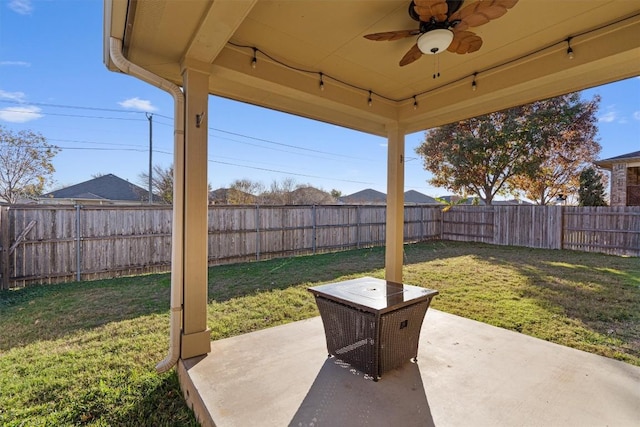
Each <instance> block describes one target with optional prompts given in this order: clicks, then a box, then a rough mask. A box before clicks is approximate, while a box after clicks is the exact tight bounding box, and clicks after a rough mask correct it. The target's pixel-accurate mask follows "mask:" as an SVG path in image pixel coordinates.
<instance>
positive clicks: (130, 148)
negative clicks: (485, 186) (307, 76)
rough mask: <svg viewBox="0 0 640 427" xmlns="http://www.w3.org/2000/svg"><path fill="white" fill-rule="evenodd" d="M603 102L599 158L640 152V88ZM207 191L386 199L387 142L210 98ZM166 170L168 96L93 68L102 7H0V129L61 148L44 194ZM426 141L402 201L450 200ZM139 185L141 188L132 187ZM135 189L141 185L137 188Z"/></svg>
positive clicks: (411, 162) (33, 2) (18, 0)
mask: <svg viewBox="0 0 640 427" xmlns="http://www.w3.org/2000/svg"><path fill="white" fill-rule="evenodd" d="M582 94H583V97H584V98H591V97H593V95H594V94H599V95H600V96H601V97H602V101H601V103H600V112H599V123H598V128H599V135H598V138H599V142H600V143H601V145H602V152H601V154H600V158H608V157H613V156H617V155H620V154H624V153H628V152H632V151H636V150H640V78H638V77H636V78H631V79H628V80H625V81H622V82H617V83H612V84H609V85H605V86H601V87H597V88H593V89H589V90H585V91H583V92H582ZM209 108H210V110H209V127H210V133H209V182H210V183H211V185H212V187H213V188H214V189H215V188H219V187H225V186H228V185H229V184H230V183H231V182H232V181H234V180H235V179H240V178H248V179H251V180H254V181H260V182H262V183H263V184H264V185H266V186H269V185H270V184H271V182H272V181H274V180H277V181H282V180H283V179H285V178H293V179H294V180H295V181H296V182H297V183H299V184H311V185H314V186H316V187H318V188H323V189H325V190H327V191H328V190H331V189H338V190H340V191H342V192H343V194H350V193H353V192H356V191H359V190H361V189H364V188H374V189H376V190H378V191H382V192H386V145H385V144H386V139H384V138H380V137H376V136H371V135H367V134H364V133H361V132H356V131H351V130H348V129H342V128H339V127H336V126H332V125H328V124H324V123H320V122H315V121H312V120H307V119H303V118H299V117H295V116H291V115H287V114H283V113H279V112H275V111H270V110H266V109H263V108H259V107H255V106H250V105H245V104H241V103H238V102H234V101H229V100H225V99H221V98H217V97H210V104H209ZM145 113H149V114H153V146H154V152H153V163H154V164H159V165H161V166H163V167H168V166H169V165H170V164H171V163H172V160H173V157H172V151H173V136H172V116H173V105H172V99H171V97H170V96H169V95H168V94H166V93H165V92H163V91H162V90H160V89H157V88H155V87H152V86H149V85H147V84H145V83H143V82H141V81H139V80H137V79H135V78H133V77H130V76H126V75H123V74H118V73H113V72H110V71H108V70H107V69H106V67H105V66H104V64H103V62H102V1H101V0H55V1H54V0H2V1H1V2H0V126H4V127H5V128H7V129H10V130H13V131H19V130H22V129H28V130H32V131H35V132H39V133H41V134H42V135H43V136H44V137H45V138H47V140H48V141H49V142H50V143H52V144H55V145H57V146H59V147H61V148H62V151H61V152H60V153H59V154H58V155H57V156H56V157H55V158H54V166H55V168H56V173H55V175H54V179H55V182H54V183H53V188H59V187H61V186H67V185H71V184H75V183H78V182H82V181H85V180H88V179H91V176H92V175H94V174H98V173H101V174H105V173H113V174H115V175H117V176H119V177H121V178H124V179H127V180H129V181H131V182H134V183H138V184H141V183H140V182H139V174H140V173H141V172H146V171H147V169H148V163H149V153H148V147H149V121H148V119H147V117H146V115H145ZM423 136H424V133H423V132H418V133H415V134H411V135H408V136H407V138H406V158H407V160H408V161H407V163H406V172H405V174H406V178H405V187H406V190H410V189H413V190H417V191H420V192H422V193H425V194H429V195H431V196H442V195H445V194H447V193H448V192H447V191H446V190H444V189H441V188H434V187H431V186H429V185H428V184H427V182H426V181H427V180H428V179H429V175H428V173H427V172H426V171H425V170H424V169H423V167H422V162H421V160H420V159H419V158H417V157H416V155H415V152H414V149H415V147H417V146H418V145H419V144H420V142H421V141H422V139H423ZM141 185H143V184H141ZM143 186H144V185H143Z"/></svg>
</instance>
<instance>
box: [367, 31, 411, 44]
mask: <svg viewBox="0 0 640 427" xmlns="http://www.w3.org/2000/svg"><path fill="white" fill-rule="evenodd" d="M418 34H420V30H398V31H386V32H384V33H373V34H367V35H366V36H364V38H365V39H369V40H374V41H377V42H380V41H393V40H400V39H404V38H406V37H411V36H416V35H418Z"/></svg>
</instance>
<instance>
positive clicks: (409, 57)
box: [400, 43, 422, 67]
mask: <svg viewBox="0 0 640 427" xmlns="http://www.w3.org/2000/svg"><path fill="white" fill-rule="evenodd" d="M421 56H422V52H421V51H420V49H419V48H418V43H416V44H414V45H413V47H412V48H411V49H409V51H408V52H407V53H405V54H404V56H403V57H402V59H401V60H400V66H401V67H404V66H405V65H408V64H411V63H412V62H414V61H417V60H418V59H420V57H421Z"/></svg>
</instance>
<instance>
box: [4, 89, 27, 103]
mask: <svg viewBox="0 0 640 427" xmlns="http://www.w3.org/2000/svg"><path fill="white" fill-rule="evenodd" d="M24 98H25V95H24V93H23V92H7V91H5V90H2V89H0V99H9V100H11V101H18V102H22V101H24Z"/></svg>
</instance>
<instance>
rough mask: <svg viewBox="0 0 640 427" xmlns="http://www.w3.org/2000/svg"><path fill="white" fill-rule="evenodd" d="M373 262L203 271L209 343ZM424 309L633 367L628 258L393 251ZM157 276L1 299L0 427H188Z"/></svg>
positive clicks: (635, 263)
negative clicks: (425, 291) (170, 367)
mask: <svg viewBox="0 0 640 427" xmlns="http://www.w3.org/2000/svg"><path fill="white" fill-rule="evenodd" d="M383 266H384V249H383V248H374V249H362V250H356V251H348V252H340V253H332V254H324V255H316V256H307V257H295V258H286V259H277V260H270V261H263V262H254V263H244V264H236V265H230V266H219V267H214V268H211V269H210V270H209V314H208V316H209V318H208V324H209V327H210V328H211V331H212V339H221V338H225V337H230V336H233V335H237V334H242V333H246V332H250V331H254V330H259V329H263V328H267V327H270V326H275V325H278V324H283V323H287V322H292V321H295V320H300V319H304V318H308V317H311V316H316V315H317V314H318V312H317V310H316V307H315V303H314V301H313V298H312V296H311V294H309V293H308V292H307V291H306V288H307V287H308V286H310V285H315V284H319V283H324V282H329V281H335V280H343V279H347V278H354V277H359V276H364V275H370V276H374V277H380V278H382V277H383ZM404 278H405V282H406V283H410V284H415V285H420V286H425V287H430V288H435V289H438V290H439V291H440V295H438V296H437V297H436V298H435V299H434V301H433V304H432V307H434V308H437V309H439V310H443V311H446V312H449V313H453V314H457V315H460V316H464V317H468V318H471V319H476V320H479V321H482V322H486V323H489V324H492V325H496V326H499V327H503V328H507V329H511V330H514V331H518V332H522V333H525V334H528V335H532V336H535V337H539V338H542V339H545V340H548V341H552V342H556V343H559V344H562V345H567V346H571V347H575V348H578V349H581V350H585V351H589V352H592V353H596V354H600V355H603V356H607V357H611V358H615V359H618V360H622V361H624V362H627V363H630V364H633V365H637V366H640V259H638V258H621V257H614V256H606V255H599V254H587V253H581V252H571V251H550V250H536V249H526V248H514V247H502V246H491V245H483V244H475V243H474V244H470V243H455V242H431V243H423V244H416V245H410V246H406V247H405V267H404ZM169 284H170V279H169V275H168V274H159V275H146V276H138V277H129V278H119V279H112V280H101V281H95V282H84V283H70V284H61V285H47V286H34V287H31V288H27V289H21V290H14V291H3V292H0V425H3V426H5V425H6V426H27V425H28V426H45V425H51V426H54V425H55V426H59V425H95V426H98V425H104V426H107V425H109V426H114V425H131V426H144V425H147V426H165V425H166V426H169V425H175V426H189V425H197V423H196V421H195V419H194V417H193V414H192V413H191V411H190V410H189V409H188V408H187V407H186V405H185V403H184V401H183V399H182V396H181V393H180V390H179V387H178V381H177V377H176V374H175V372H173V371H172V372H170V373H166V374H162V375H158V374H156V373H155V371H154V366H155V364H156V363H157V362H158V361H160V360H161V359H163V358H164V356H165V353H166V349H167V346H168V330H169V315H168V311H169Z"/></svg>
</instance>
